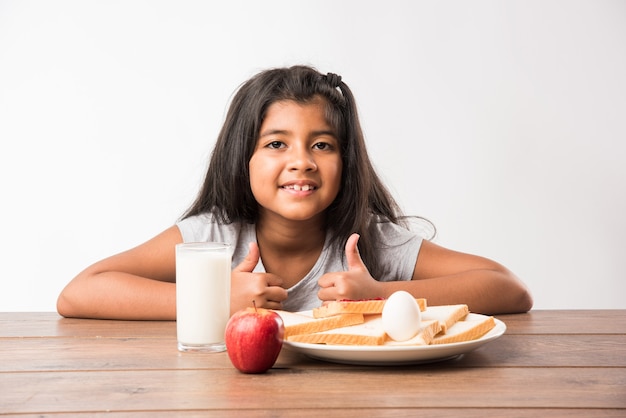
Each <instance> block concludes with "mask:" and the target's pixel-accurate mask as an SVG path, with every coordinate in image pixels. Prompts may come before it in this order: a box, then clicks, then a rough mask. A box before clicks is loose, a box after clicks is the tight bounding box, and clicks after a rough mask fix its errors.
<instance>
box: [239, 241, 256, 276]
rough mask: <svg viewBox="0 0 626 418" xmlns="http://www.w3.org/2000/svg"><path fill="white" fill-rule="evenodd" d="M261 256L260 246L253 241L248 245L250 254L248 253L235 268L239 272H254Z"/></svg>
mask: <svg viewBox="0 0 626 418" xmlns="http://www.w3.org/2000/svg"><path fill="white" fill-rule="evenodd" d="M259 257H260V252H259V246H258V245H257V244H256V242H251V243H250V244H249V245H248V255H246V258H244V259H243V261H242V262H241V263H239V265H238V266H237V267H235V268H234V270H235V271H239V272H248V273H252V270H254V268H255V267H256V265H257V264H258V263H259Z"/></svg>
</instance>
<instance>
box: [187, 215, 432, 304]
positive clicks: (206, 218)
mask: <svg viewBox="0 0 626 418" xmlns="http://www.w3.org/2000/svg"><path fill="white" fill-rule="evenodd" d="M177 226H178V228H179V229H180V232H181V234H182V237H183V241H184V242H207V241H215V242H226V243H229V244H231V245H232V246H233V249H234V252H233V261H232V267H233V268H234V267H236V266H237V265H239V264H240V263H241V262H242V261H243V259H244V258H245V257H246V255H247V254H248V244H249V243H250V242H256V229H255V225H253V224H247V223H232V224H220V223H218V222H216V221H215V220H214V219H213V217H212V215H210V214H201V215H197V216H192V217H189V218H186V219H183V220H182V221H180V222H178V223H177ZM375 231H376V244H375V245H376V247H377V248H378V251H380V253H381V255H380V260H381V263H382V271H383V274H382V275H381V277H377V278H376V279H377V280H379V281H394V280H411V277H412V276H413V270H414V268H415V262H416V261H417V255H418V253H419V250H420V246H421V244H422V237H421V236H420V235H418V234H416V233H414V232H411V231H408V230H406V229H405V228H402V227H400V226H398V225H395V224H393V223H391V222H381V223H377V224H376V227H375ZM328 241H329V240H328V237H327V238H326V243H325V244H324V248H323V250H322V253H321V254H320V257H319V259H318V260H317V262H316V263H315V265H314V266H313V268H312V269H311V271H309V273H308V274H307V275H306V276H305V277H304V278H302V280H300V281H299V282H298V283H296V284H295V285H294V286H292V287H291V288H289V289H287V293H288V297H287V300H285V301H283V309H284V310H287V311H293V312H297V311H305V310H309V309H313V308H315V307H318V306H320V304H321V301H320V300H319V299H318V297H317V292H318V290H319V286H318V284H317V281H318V279H319V278H320V277H321V276H322V275H324V274H325V273H330V272H338V271H346V270H347V264H346V260H345V257H344V255H343V252H337V251H333V249H332V248H331V246H329V244H328ZM254 272H257V273H264V272H265V268H264V267H263V262H262V260H259V263H258V264H257V266H256V267H255V269H254Z"/></svg>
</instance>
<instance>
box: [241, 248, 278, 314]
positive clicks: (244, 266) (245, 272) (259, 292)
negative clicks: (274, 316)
mask: <svg viewBox="0 0 626 418" xmlns="http://www.w3.org/2000/svg"><path fill="white" fill-rule="evenodd" d="M259 257H260V252H259V246H258V245H257V244H256V242H251V243H250V246H249V250H248V255H247V256H246V258H244V259H243V261H242V262H241V263H239V265H238V266H237V267H235V268H234V269H233V270H232V272H231V274H230V280H231V285H230V293H231V294H230V312H231V315H232V314H234V313H235V312H237V311H238V310H240V309H244V308H247V307H250V306H252V301H253V300H254V303H255V304H256V306H257V307H259V308H267V309H281V308H282V301H284V300H285V299H287V290H285V289H283V288H282V287H281V286H282V284H283V279H282V278H281V277H279V276H277V275H275V274H271V273H253V272H252V271H253V270H254V268H255V267H256V265H257V264H258V263H259Z"/></svg>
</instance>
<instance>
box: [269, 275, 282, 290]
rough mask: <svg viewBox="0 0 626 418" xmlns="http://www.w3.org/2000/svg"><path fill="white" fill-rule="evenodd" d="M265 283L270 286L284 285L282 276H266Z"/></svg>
mask: <svg viewBox="0 0 626 418" xmlns="http://www.w3.org/2000/svg"><path fill="white" fill-rule="evenodd" d="M265 281H266V282H267V285H268V286H279V287H280V286H282V285H283V279H282V278H281V277H280V276H277V275H275V274H269V273H267V274H265Z"/></svg>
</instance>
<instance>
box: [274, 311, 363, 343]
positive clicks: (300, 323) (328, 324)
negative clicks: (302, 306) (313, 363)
mask: <svg viewBox="0 0 626 418" xmlns="http://www.w3.org/2000/svg"><path fill="white" fill-rule="evenodd" d="M274 312H276V313H277V314H278V315H280V317H281V318H282V319H283V324H284V325H285V338H288V337H290V336H292V335H299V334H312V333H314V332H320V331H326V330H329V329H333V328H341V327H347V326H349V325H356V324H362V323H363V322H365V319H364V317H363V314H346V315H335V316H331V317H328V318H319V319H317V318H313V316H312V314H311V315H309V312H299V313H294V312H287V311H281V310H275V311H274Z"/></svg>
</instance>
